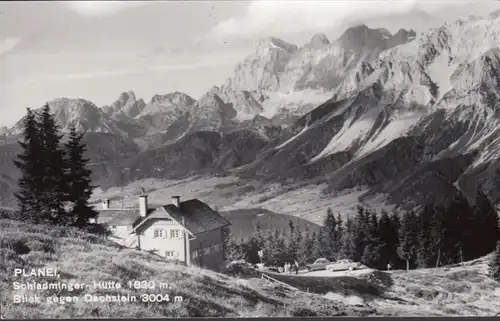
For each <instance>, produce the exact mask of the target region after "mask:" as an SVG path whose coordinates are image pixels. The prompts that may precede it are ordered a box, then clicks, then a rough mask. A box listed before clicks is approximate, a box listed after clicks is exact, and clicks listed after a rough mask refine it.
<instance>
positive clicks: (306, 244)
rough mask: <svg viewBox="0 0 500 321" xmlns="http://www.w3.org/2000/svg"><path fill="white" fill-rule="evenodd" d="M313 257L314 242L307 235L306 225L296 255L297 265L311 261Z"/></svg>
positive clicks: (310, 236)
mask: <svg viewBox="0 0 500 321" xmlns="http://www.w3.org/2000/svg"><path fill="white" fill-rule="evenodd" d="M313 255H314V240H313V236H312V235H311V234H310V233H309V228H308V226H307V225H306V226H305V228H304V232H303V233H302V237H301V241H300V243H299V249H298V253H297V261H298V262H299V264H301V265H304V264H306V263H309V262H311V261H312V260H313Z"/></svg>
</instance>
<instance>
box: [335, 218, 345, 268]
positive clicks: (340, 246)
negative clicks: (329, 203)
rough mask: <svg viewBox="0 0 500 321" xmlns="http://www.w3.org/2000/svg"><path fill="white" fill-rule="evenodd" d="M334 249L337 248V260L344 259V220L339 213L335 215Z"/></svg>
mask: <svg viewBox="0 0 500 321" xmlns="http://www.w3.org/2000/svg"><path fill="white" fill-rule="evenodd" d="M335 247H336V248H337V258H338V259H344V258H345V257H346V255H345V253H344V220H343V219H342V217H341V216H340V213H337V233H336V240H335Z"/></svg>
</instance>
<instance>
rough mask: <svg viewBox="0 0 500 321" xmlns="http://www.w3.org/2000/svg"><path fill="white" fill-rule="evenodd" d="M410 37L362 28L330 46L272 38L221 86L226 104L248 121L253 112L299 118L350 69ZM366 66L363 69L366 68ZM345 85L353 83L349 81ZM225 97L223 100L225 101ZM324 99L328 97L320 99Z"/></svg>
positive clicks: (317, 38) (321, 38)
mask: <svg viewBox="0 0 500 321" xmlns="http://www.w3.org/2000/svg"><path fill="white" fill-rule="evenodd" d="M414 37H415V32H413V31H406V30H400V31H399V32H398V33H396V34H395V35H391V34H390V33H389V32H388V31H386V30H382V29H370V28H368V27H367V26H365V25H361V26H357V27H353V28H350V29H348V30H347V31H346V32H345V33H344V34H343V35H342V36H341V37H340V38H339V39H337V40H335V41H334V42H332V43H330V41H329V40H328V38H327V37H326V36H325V35H323V34H316V35H314V36H313V37H312V38H311V40H310V41H309V42H308V43H306V44H305V45H304V46H303V47H301V48H299V47H297V46H295V45H291V44H288V43H286V42H284V41H281V40H279V39H276V38H267V39H264V40H261V41H260V42H259V43H258V44H257V46H256V50H255V52H254V53H253V54H252V55H250V56H248V57H247V58H245V60H244V61H243V62H242V63H240V64H238V65H237V66H236V68H235V70H234V73H233V76H232V77H230V78H229V79H228V80H227V81H226V83H225V84H224V85H223V86H222V87H221V91H222V92H224V93H225V95H224V96H223V97H224V98H225V101H227V102H232V103H233V104H234V105H235V106H236V107H235V109H236V110H237V111H238V112H239V114H244V115H245V116H246V117H245V118H247V119H248V118H250V117H251V116H255V115H257V114H264V115H266V116H268V117H269V116H270V117H273V116H278V117H279V115H281V114H283V113H288V112H292V113H294V114H300V115H302V114H303V113H304V112H306V111H309V110H311V108H312V107H313V106H317V105H318V104H320V103H322V102H323V101H325V100H326V99H328V98H330V97H332V96H333V95H334V94H335V90H334V89H335V88H336V87H337V86H338V85H339V84H340V83H341V82H342V81H344V80H346V78H349V77H350V76H351V71H352V70H353V69H355V68H357V67H360V66H364V65H365V62H369V61H372V60H374V59H376V58H377V57H378V55H379V54H380V53H381V52H382V51H384V50H386V49H388V48H392V47H394V46H397V45H400V44H404V43H406V42H408V41H410V40H412V39H413V38H414ZM365 68H368V67H365ZM351 78H352V79H349V80H348V81H351V82H354V83H353V85H352V86H351V87H355V86H356V83H355V82H356V78H355V77H351ZM243 91H244V92H246V93H247V95H246V97H248V98H246V99H245V100H244V101H249V100H250V101H252V102H253V101H257V102H259V105H255V104H253V103H249V104H246V105H247V106H246V107H245V108H244V111H240V109H239V108H238V106H240V105H245V103H243V104H242V100H240V101H236V102H235V100H234V99H231V98H230V97H231V95H236V94H235V93H239V92H243ZM226 97H227V98H226ZM325 97H328V98H325Z"/></svg>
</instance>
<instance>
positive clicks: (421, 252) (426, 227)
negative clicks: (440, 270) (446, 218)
mask: <svg viewBox="0 0 500 321" xmlns="http://www.w3.org/2000/svg"><path fill="white" fill-rule="evenodd" d="M433 216H434V208H433V206H432V205H426V206H425V207H424V208H423V210H422V212H421V213H420V215H419V216H418V220H419V228H418V232H417V233H418V234H417V243H418V245H417V265H418V267H419V268H428V267H431V266H432V259H433V258H434V249H433V247H432V246H433V244H432V234H431V229H432V220H433Z"/></svg>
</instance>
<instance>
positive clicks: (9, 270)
mask: <svg viewBox="0 0 500 321" xmlns="http://www.w3.org/2000/svg"><path fill="white" fill-rule="evenodd" d="M0 228H1V229H2V235H1V237H2V247H1V248H0V251H1V259H2V262H0V263H1V264H0V277H1V283H0V285H1V287H0V293H1V294H2V297H1V308H2V309H1V310H2V314H3V317H5V318H34V317H38V318H56V317H65V318H71V317H105V318H106V317H161V316H169V317H185V316H200V317H201V316H292V315H324V316H329V315H367V314H369V313H370V312H373V309H369V308H355V307H347V306H345V305H344V304H342V303H336V304H333V303H332V301H331V300H328V299H326V298H324V297H322V296H320V295H318V294H310V293H301V294H300V295H292V294H289V293H286V292H283V291H279V290H277V289H275V288H272V287H270V286H268V285H266V284H265V283H264V282H263V281H261V280H259V279H248V280H242V279H236V278H232V277H228V276H225V275H222V274H218V273H215V272H211V271H207V270H202V269H199V268H194V267H193V268H186V267H183V266H178V265H175V264H170V263H167V262H166V261H164V260H163V259H162V258H160V257H157V256H155V255H152V254H149V253H145V252H140V251H136V250H131V249H123V248H120V247H117V246H116V245H114V244H112V243H109V242H108V241H106V240H104V239H101V238H99V237H96V236H94V235H91V234H85V233H82V232H80V231H76V230H72V229H52V230H49V229H48V228H47V227H46V226H43V225H29V224H25V223H21V222H18V221H13V220H6V219H2V220H0ZM43 266H46V267H57V268H58V270H59V271H60V273H61V277H60V278H59V279H54V278H52V281H55V282H58V281H61V282H85V283H89V284H91V283H92V282H93V281H116V282H121V283H122V284H125V282H127V281H129V280H155V281H157V282H168V283H170V285H171V286H172V290H170V291H169V293H170V295H171V296H176V295H177V296H183V298H184V303H183V304H182V305H181V304H179V303H152V304H150V305H147V304H143V303H139V302H136V303H126V304H123V303H86V302H83V301H80V302H78V303H74V304H73V303H72V304H64V305H60V304H55V305H54V304H52V305H49V304H48V303H42V304H13V303H12V295H13V294H15V293H13V292H14V290H13V288H12V282H14V281H20V280H18V279H16V277H14V275H13V269H14V268H34V267H35V268H37V267H43ZM49 279H51V278H38V279H37V281H39V282H40V281H45V280H47V281H49ZM30 280H31V281H34V280H35V279H33V278H32V279H30ZM86 291H87V292H88V293H91V292H92V291H95V292H96V293H99V294H101V295H103V294H113V293H114V294H117V293H121V294H126V293H134V294H136V295H138V294H140V293H144V291H143V292H139V291H132V290H128V289H119V290H95V289H90V290H86ZM51 292H52V293H51ZM164 292H165V290H156V291H153V292H152V293H164ZM17 294H21V293H17ZM23 294H25V295H30V294H31V295H35V294H39V295H41V296H42V297H47V296H48V295H54V294H56V293H54V291H51V290H48V291H46V292H37V293H35V291H27V292H25V293H23ZM83 294H84V293H81V292H80V293H78V292H71V293H60V295H77V296H82V295H83Z"/></svg>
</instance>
